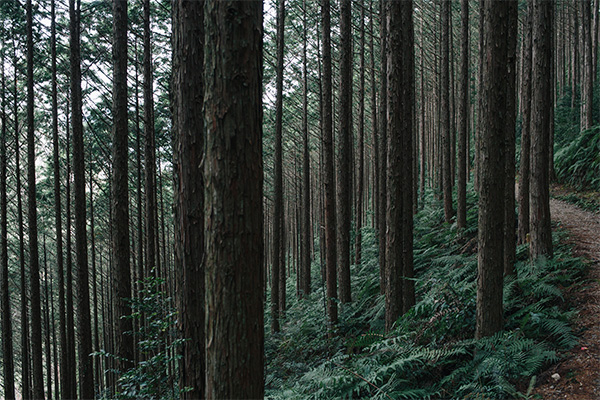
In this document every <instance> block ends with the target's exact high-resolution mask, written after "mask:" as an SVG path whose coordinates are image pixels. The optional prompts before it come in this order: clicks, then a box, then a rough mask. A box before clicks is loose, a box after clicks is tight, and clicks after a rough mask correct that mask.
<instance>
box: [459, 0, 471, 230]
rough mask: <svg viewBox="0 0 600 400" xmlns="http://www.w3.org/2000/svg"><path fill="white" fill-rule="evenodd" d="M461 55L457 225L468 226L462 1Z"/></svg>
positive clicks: (464, 3) (464, 16) (464, 13)
mask: <svg viewBox="0 0 600 400" xmlns="http://www.w3.org/2000/svg"><path fill="white" fill-rule="evenodd" d="M460 9H461V11H460V15H461V38H460V39H461V42H460V43H461V44H460V48H461V53H460V80H459V85H460V88H459V100H458V186H457V188H456V194H457V201H456V225H457V226H458V229H464V228H466V226H467V136H468V134H469V2H468V0H461V2H460Z"/></svg>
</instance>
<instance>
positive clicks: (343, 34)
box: [337, 0, 352, 303]
mask: <svg viewBox="0 0 600 400" xmlns="http://www.w3.org/2000/svg"><path fill="white" fill-rule="evenodd" d="M340 13H341V15H340V124H339V129H340V130H339V137H338V142H339V153H338V160H339V162H338V165H337V182H338V196H337V200H338V204H337V211H338V214H337V217H338V220H337V228H338V232H337V233H338V236H337V239H338V248H337V255H338V275H339V277H338V279H339V283H340V301H341V302H342V303H349V302H350V301H352V296H351V289H350V221H351V209H352V200H351V199H352V196H351V190H350V187H351V186H352V172H351V154H352V36H351V34H352V18H351V5H350V0H341V2H340Z"/></svg>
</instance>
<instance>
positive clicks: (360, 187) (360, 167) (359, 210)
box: [354, 1, 366, 265]
mask: <svg viewBox="0 0 600 400" xmlns="http://www.w3.org/2000/svg"><path fill="white" fill-rule="evenodd" d="M359 7H360V27H361V28H360V43H359V46H358V47H359V49H360V50H359V51H360V61H359V62H360V71H359V82H360V83H359V89H358V160H357V166H356V175H357V176H356V182H357V183H356V186H357V187H356V236H355V237H356V244H355V246H356V253H355V258H354V260H355V264H356V265H360V263H361V251H362V233H361V229H362V223H363V222H362V221H363V197H364V193H363V192H364V179H365V178H364V175H365V174H364V163H365V144H364V141H365V29H366V27H365V6H364V1H361V3H360V4H359Z"/></svg>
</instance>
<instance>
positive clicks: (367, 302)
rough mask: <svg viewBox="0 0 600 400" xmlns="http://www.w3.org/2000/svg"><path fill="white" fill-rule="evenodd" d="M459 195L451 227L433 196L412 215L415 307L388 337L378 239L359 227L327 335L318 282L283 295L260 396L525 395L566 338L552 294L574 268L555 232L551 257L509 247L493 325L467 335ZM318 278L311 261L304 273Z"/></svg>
mask: <svg viewBox="0 0 600 400" xmlns="http://www.w3.org/2000/svg"><path fill="white" fill-rule="evenodd" d="M428 198H429V196H428ZM468 201H469V205H471V207H469V210H470V211H469V214H468V224H469V225H468V228H467V229H465V230H463V231H461V232H458V231H457V229H456V225H455V224H452V225H449V224H445V223H444V222H443V213H442V211H441V207H439V204H436V203H435V202H431V203H429V204H426V205H425V207H424V208H423V209H422V210H421V211H420V212H419V213H418V215H417V216H416V218H415V251H414V260H415V269H416V276H417V277H416V280H415V283H416V290H417V304H416V305H415V307H413V308H412V309H411V310H410V311H409V312H408V313H407V314H405V315H404V316H402V317H401V318H400V319H399V320H398V321H397V323H396V325H395V328H394V330H393V332H390V333H389V334H384V333H383V326H384V324H383V322H384V298H383V296H381V295H380V294H379V282H378V280H379V265H378V262H377V256H378V253H377V251H378V246H377V240H376V234H375V232H374V231H373V230H372V229H370V228H365V229H363V240H364V243H363V249H364V255H363V260H362V264H361V265H358V266H357V265H354V266H353V267H352V268H353V269H352V276H353V282H352V284H353V299H354V302H353V303H352V304H349V305H343V306H342V307H341V312H340V323H339V324H338V326H337V327H335V328H336V333H337V336H336V337H334V338H330V339H328V338H327V329H326V326H327V325H326V324H327V320H326V316H325V310H324V297H323V288H322V286H321V287H316V285H315V287H313V289H314V292H313V293H312V294H311V296H310V297H309V298H308V299H304V300H300V301H298V300H295V299H291V301H290V302H289V309H288V311H287V316H286V319H285V320H284V323H283V333H281V334H277V335H271V334H269V333H267V340H266V359H267V362H268V365H267V381H266V393H267V397H268V398H271V399H306V398H308V399H333V398H374V399H424V398H507V397H509V398H515V397H521V396H525V395H524V394H522V393H520V392H519V390H527V387H528V386H531V385H532V384H533V383H534V382H535V376H536V374H537V373H539V372H540V371H541V370H542V369H543V368H544V367H545V366H547V365H549V363H552V362H555V361H556V360H558V358H559V357H560V353H561V352H562V351H566V350H568V349H570V348H571V347H572V346H574V345H575V344H576V337H575V335H574V333H573V331H572V329H571V327H570V324H569V320H570V318H571V317H573V315H574V311H572V310H571V308H570V305H569V304H567V303H566V302H565V300H564V296H563V292H564V290H565V288H568V287H569V286H570V285H572V284H573V282H576V281H578V280H579V279H580V278H581V275H582V272H583V268H584V265H583V263H581V261H580V260H578V259H574V258H572V257H571V256H570V249H569V248H568V247H566V246H565V245H562V244H560V241H559V239H560V235H558V234H557V235H555V237H554V241H555V249H556V255H555V257H554V259H552V260H541V261H539V262H536V263H531V262H530V261H529V260H528V258H527V249H526V247H525V246H520V247H519V248H518V251H517V257H518V262H517V264H516V272H517V274H516V276H515V277H507V278H506V281H505V291H504V308H505V330H504V331H503V332H500V333H498V334H497V335H495V336H493V337H489V338H484V339H481V340H474V339H473V336H474V328H475V310H476V280H477V259H476V240H475V237H476V225H477V212H476V208H475V207H473V205H474V203H475V201H476V198H475V197H474V196H473V195H470V197H469V199H468ZM316 259H317V260H319V256H318V254H317V256H316ZM319 274H320V269H319V266H318V265H317V264H316V263H315V264H313V276H315V277H316V276H320V275H319ZM291 280H292V279H291ZM317 283H318V285H321V282H317ZM289 289H290V290H293V288H292V287H290V288H289Z"/></svg>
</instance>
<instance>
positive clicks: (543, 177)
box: [529, 0, 554, 259]
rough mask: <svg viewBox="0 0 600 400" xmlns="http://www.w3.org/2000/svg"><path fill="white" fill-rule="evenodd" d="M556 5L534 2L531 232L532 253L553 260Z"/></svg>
mask: <svg viewBox="0 0 600 400" xmlns="http://www.w3.org/2000/svg"><path fill="white" fill-rule="evenodd" d="M553 10H554V7H553V3H552V2H550V1H544V0H534V1H533V19H532V36H533V38H532V40H533V42H532V43H533V49H532V73H531V75H532V79H531V94H532V98H531V195H530V200H531V215H530V219H529V223H530V229H531V242H530V253H531V256H532V257H533V258H534V259H536V258H538V257H540V256H542V255H545V256H548V257H552V230H551V226H550V191H549V181H550V179H549V149H548V148H549V143H550V126H551V125H550V116H551V112H552V90H553V89H552V88H553V83H552V82H553V77H552V75H551V74H549V73H548V71H550V70H551V68H552V59H553V57H552V32H553V28H552V24H551V22H552V13H553Z"/></svg>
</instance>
